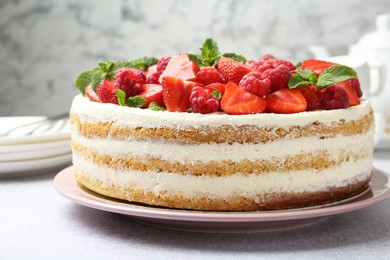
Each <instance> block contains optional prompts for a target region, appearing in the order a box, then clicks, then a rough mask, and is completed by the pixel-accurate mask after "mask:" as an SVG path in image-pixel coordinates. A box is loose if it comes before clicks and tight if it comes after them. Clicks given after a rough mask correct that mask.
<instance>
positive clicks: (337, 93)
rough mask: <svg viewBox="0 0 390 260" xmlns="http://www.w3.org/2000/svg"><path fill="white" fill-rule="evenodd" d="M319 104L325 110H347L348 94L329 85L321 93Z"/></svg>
mask: <svg viewBox="0 0 390 260" xmlns="http://www.w3.org/2000/svg"><path fill="white" fill-rule="evenodd" d="M321 104H322V107H323V108H325V109H326V110H332V109H341V108H347V107H348V105H349V98H348V93H347V91H346V90H345V89H344V88H342V87H340V86H337V85H331V86H329V87H327V88H326V89H325V90H324V91H323V93H322V95H321Z"/></svg>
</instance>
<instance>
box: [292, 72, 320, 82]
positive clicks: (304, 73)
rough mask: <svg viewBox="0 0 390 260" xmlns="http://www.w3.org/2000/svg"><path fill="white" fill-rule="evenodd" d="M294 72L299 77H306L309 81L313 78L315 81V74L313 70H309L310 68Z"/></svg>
mask: <svg viewBox="0 0 390 260" xmlns="http://www.w3.org/2000/svg"><path fill="white" fill-rule="evenodd" d="M295 74H296V75H298V76H300V77H301V78H303V79H307V80H309V81H311V80H310V79H312V80H313V79H314V78H315V80H316V81H317V76H316V74H315V73H314V72H313V71H311V70H295ZM313 76H314V77H313Z"/></svg>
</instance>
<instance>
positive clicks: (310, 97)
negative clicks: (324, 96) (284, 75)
mask: <svg viewBox="0 0 390 260" xmlns="http://www.w3.org/2000/svg"><path fill="white" fill-rule="evenodd" d="M314 88H315V86H312V85H310V86H299V87H298V89H299V90H300V91H301V93H302V95H303V96H304V97H305V99H306V102H307V107H306V111H313V110H317V109H320V108H321V99H320V97H319V95H317V93H316V92H315V91H314V90H313V89H314Z"/></svg>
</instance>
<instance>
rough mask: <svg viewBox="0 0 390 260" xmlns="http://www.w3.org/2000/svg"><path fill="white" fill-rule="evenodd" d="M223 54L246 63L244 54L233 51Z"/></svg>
mask: <svg viewBox="0 0 390 260" xmlns="http://www.w3.org/2000/svg"><path fill="white" fill-rule="evenodd" d="M222 56H224V57H226V58H230V59H232V60H235V61H238V62H241V63H245V62H246V58H245V57H244V56H242V55H240V54H235V53H232V52H228V53H224V54H222Z"/></svg>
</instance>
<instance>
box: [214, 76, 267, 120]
mask: <svg viewBox="0 0 390 260" xmlns="http://www.w3.org/2000/svg"><path fill="white" fill-rule="evenodd" d="M266 106H267V102H266V101H265V100H264V99H262V98H260V97H258V96H256V95H254V94H252V93H250V92H248V91H246V90H245V89H243V88H241V87H240V86H238V85H237V84H235V83H233V82H232V81H230V82H229V83H228V84H227V85H226V89H225V94H224V95H223V96H222V99H221V108H222V110H223V111H224V112H225V113H227V114H230V115H244V114H257V113H261V112H263V111H264V110H265V108H266Z"/></svg>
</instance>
